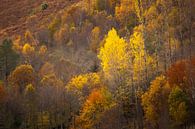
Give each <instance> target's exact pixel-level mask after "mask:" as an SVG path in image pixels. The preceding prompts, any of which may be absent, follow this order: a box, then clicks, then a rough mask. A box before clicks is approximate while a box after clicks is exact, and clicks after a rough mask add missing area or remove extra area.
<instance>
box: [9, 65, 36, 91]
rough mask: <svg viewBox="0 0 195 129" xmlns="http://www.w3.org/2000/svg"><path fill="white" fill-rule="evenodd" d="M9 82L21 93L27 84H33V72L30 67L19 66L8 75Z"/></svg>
mask: <svg viewBox="0 0 195 129" xmlns="http://www.w3.org/2000/svg"><path fill="white" fill-rule="evenodd" d="M9 81H10V83H11V84H12V86H14V87H17V88H19V91H20V92H22V91H23V90H24V89H25V87H26V86H27V85H28V84H31V83H34V81H35V71H34V69H33V67H32V66H31V65H20V66H17V67H16V69H15V70H14V71H13V72H12V73H11V74H10V76H9Z"/></svg>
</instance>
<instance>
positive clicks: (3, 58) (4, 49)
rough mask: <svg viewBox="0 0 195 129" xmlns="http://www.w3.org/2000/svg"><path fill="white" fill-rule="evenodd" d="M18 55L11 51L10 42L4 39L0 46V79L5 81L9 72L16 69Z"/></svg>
mask: <svg viewBox="0 0 195 129" xmlns="http://www.w3.org/2000/svg"><path fill="white" fill-rule="evenodd" d="M18 59H19V55H18V54H17V53H16V52H15V51H14V50H13V49H12V41H11V40H10V39H5V40H4V41H3V43H2V45H1V46H0V70H1V71H2V76H0V79H5V80H6V81H7V79H8V76H9V74H10V72H11V71H12V70H13V69H14V68H15V67H16V65H17V63H18Z"/></svg>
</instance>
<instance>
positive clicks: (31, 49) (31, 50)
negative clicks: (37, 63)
mask: <svg viewBox="0 0 195 129" xmlns="http://www.w3.org/2000/svg"><path fill="white" fill-rule="evenodd" d="M34 52H35V48H34V47H32V46H31V45H30V44H28V43H26V44H25V45H24V46H23V49H22V53H23V54H24V55H27V56H30V55H32V54H34Z"/></svg>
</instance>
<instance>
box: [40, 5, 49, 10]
mask: <svg viewBox="0 0 195 129" xmlns="http://www.w3.org/2000/svg"><path fill="white" fill-rule="evenodd" d="M47 8H48V4H47V3H42V4H41V10H42V11H43V10H46V9H47Z"/></svg>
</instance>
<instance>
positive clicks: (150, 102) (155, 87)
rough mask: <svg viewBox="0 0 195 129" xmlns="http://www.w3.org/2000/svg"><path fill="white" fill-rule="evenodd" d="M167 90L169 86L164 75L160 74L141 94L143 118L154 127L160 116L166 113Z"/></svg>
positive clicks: (168, 90)
mask: <svg viewBox="0 0 195 129" xmlns="http://www.w3.org/2000/svg"><path fill="white" fill-rule="evenodd" d="M169 92H170V86H169V84H168V83H167V81H166V79H165V76H163V75H161V76H159V77H156V79H155V80H153V81H152V82H151V86H150V88H149V90H148V91H147V92H145V93H144V94H143V95H142V106H143V109H144V112H145V118H146V120H147V121H148V122H149V123H151V125H153V126H154V127H157V126H158V124H159V121H160V117H162V115H164V114H165V113H166V108H168V105H167V100H168V95H169Z"/></svg>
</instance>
